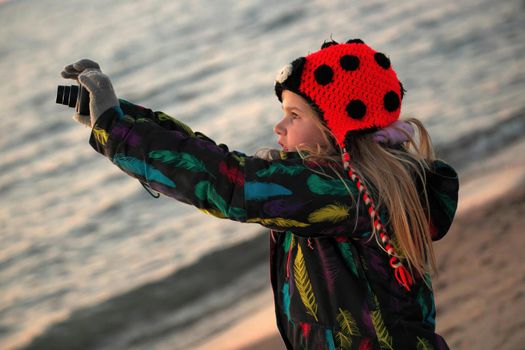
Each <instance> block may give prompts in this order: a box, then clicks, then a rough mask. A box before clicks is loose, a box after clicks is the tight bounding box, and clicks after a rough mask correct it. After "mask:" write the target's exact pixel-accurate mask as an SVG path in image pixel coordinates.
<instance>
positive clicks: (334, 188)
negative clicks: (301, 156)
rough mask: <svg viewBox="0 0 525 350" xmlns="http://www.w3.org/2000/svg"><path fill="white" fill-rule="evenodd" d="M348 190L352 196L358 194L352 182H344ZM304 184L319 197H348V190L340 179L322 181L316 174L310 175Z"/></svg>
mask: <svg viewBox="0 0 525 350" xmlns="http://www.w3.org/2000/svg"><path fill="white" fill-rule="evenodd" d="M345 183H346V184H347V187H348V189H350V191H351V192H352V194H353V195H354V197H355V196H357V195H358V194H359V192H358V190H357V188H356V185H355V184H354V183H353V182H352V181H345ZM306 184H307V186H308V188H309V189H310V191H311V192H312V193H315V194H320V195H333V196H349V195H350V194H349V193H348V190H347V189H346V187H345V186H344V185H343V184H342V183H341V180H340V179H335V180H334V179H330V180H328V179H324V178H322V177H321V176H319V175H317V174H312V175H310V176H309V177H308V179H307V180H306Z"/></svg>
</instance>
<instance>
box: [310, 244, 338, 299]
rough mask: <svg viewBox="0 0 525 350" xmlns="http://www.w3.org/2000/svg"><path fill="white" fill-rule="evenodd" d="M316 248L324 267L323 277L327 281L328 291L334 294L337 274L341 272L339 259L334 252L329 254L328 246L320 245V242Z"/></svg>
mask: <svg viewBox="0 0 525 350" xmlns="http://www.w3.org/2000/svg"><path fill="white" fill-rule="evenodd" d="M316 242H317V241H316ZM315 248H316V249H315V250H316V251H317V255H318V256H319V261H320V263H321V266H322V269H323V274H322V277H323V278H324V279H325V281H326V287H327V289H328V293H329V294H333V292H334V286H335V280H336V278H337V274H338V273H339V262H338V261H337V257H336V256H335V255H334V254H328V253H327V251H326V248H324V247H321V246H319V244H318V243H316V247H315Z"/></svg>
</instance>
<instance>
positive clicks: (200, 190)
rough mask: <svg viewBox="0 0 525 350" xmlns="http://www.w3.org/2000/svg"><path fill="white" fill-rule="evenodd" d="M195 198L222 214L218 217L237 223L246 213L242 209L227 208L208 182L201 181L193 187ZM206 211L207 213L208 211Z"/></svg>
mask: <svg viewBox="0 0 525 350" xmlns="http://www.w3.org/2000/svg"><path fill="white" fill-rule="evenodd" d="M195 196H196V197H197V198H198V199H200V200H201V201H206V202H209V203H211V204H212V205H213V206H215V207H216V209H218V210H219V211H220V212H221V214H222V216H219V217H227V218H231V219H237V220H239V221H241V220H243V219H244V218H245V217H246V211H245V210H244V209H243V208H235V207H230V206H228V204H227V203H226V201H225V200H224V198H222V197H221V196H220V195H219V194H218V193H217V191H216V190H215V188H214V187H213V185H212V183H211V182H209V181H201V182H199V183H197V185H195ZM207 210H208V211H209V210H210V209H207ZM210 214H212V215H213V211H210ZM215 216H217V215H215Z"/></svg>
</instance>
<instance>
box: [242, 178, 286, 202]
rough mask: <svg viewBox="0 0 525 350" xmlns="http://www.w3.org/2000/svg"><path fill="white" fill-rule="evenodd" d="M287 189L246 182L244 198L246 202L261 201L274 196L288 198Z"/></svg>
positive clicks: (273, 184)
mask: <svg viewBox="0 0 525 350" xmlns="http://www.w3.org/2000/svg"><path fill="white" fill-rule="evenodd" d="M291 194H292V191H290V190H289V189H288V188H286V187H284V186H281V185H279V184H275V183H271V182H246V184H245V185H244V196H245V199H246V200H253V201H261V200H265V199H267V198H270V197H274V196H289V195H291Z"/></svg>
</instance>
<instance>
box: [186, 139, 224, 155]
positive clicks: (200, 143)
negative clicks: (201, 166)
mask: <svg viewBox="0 0 525 350" xmlns="http://www.w3.org/2000/svg"><path fill="white" fill-rule="evenodd" d="M192 140H193V142H194V143H195V145H196V146H197V147H199V148H201V149H203V150H206V151H210V152H213V153H224V150H223V149H222V148H220V147H219V146H217V145H216V144H215V143H214V142H213V141H209V140H206V139H203V138H199V137H194V138H192Z"/></svg>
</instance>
